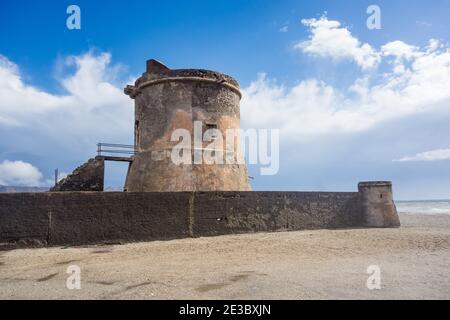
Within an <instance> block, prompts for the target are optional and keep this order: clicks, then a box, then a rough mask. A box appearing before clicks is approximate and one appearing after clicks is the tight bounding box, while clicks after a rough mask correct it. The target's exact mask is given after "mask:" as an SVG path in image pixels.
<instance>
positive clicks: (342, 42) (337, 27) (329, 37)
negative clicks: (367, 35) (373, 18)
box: [295, 16, 380, 70]
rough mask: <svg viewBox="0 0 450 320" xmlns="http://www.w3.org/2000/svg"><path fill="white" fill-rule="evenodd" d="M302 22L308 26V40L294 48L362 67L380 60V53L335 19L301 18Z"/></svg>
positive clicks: (367, 66) (376, 63)
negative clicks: (351, 61) (343, 60)
mask: <svg viewBox="0 0 450 320" xmlns="http://www.w3.org/2000/svg"><path fill="white" fill-rule="evenodd" d="M302 23H303V24H304V25H305V26H307V27H308V28H309V31H310V32H311V35H310V37H309V40H307V41H301V42H298V43H297V44H296V45H295V48H297V49H301V50H303V51H304V52H305V53H307V54H311V55H317V56H320V57H331V58H333V59H336V60H338V59H350V60H353V61H355V62H356V63H357V64H358V66H360V67H361V68H362V69H364V70H367V69H371V68H373V67H375V66H377V65H378V63H379V62H380V54H379V53H378V52H377V51H376V50H374V49H373V48H372V46H370V45H369V44H367V43H361V41H359V40H358V39H357V38H356V37H354V36H353V35H352V34H351V33H350V31H349V30H348V29H347V28H345V27H342V26H341V23H340V22H339V21H336V20H328V18H327V17H326V16H322V17H321V18H320V19H303V20H302Z"/></svg>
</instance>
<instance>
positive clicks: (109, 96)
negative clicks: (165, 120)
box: [0, 51, 134, 180]
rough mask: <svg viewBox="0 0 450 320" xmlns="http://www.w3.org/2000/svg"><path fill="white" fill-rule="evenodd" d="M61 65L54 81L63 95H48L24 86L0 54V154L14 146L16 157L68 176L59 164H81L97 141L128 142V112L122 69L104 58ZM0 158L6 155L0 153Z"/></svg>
mask: <svg viewBox="0 0 450 320" xmlns="http://www.w3.org/2000/svg"><path fill="white" fill-rule="evenodd" d="M62 65H63V68H62V71H61V72H60V74H63V76H61V77H60V78H58V79H57V81H58V84H59V85H60V86H61V87H62V89H64V91H65V92H64V93H63V94H54V93H51V92H48V91H46V90H42V89H40V88H37V87H35V86H32V85H30V84H27V83H26V82H25V81H24V80H23V78H24V77H23V76H22V74H21V72H20V68H19V66H17V65H16V64H14V63H13V62H12V61H10V60H9V59H8V58H6V57H4V56H1V55H0V130H3V132H4V133H6V134H7V135H8V136H5V135H3V136H1V137H0V146H1V147H2V148H0V149H3V150H8V153H11V152H15V151H17V150H18V149H17V145H16V144H17V142H16V141H20V143H21V148H22V149H20V152H21V153H22V154H23V153H25V154H30V155H32V156H33V158H35V159H38V158H39V157H40V158H41V159H42V158H44V157H45V158H49V159H52V161H53V162H52V164H51V165H52V166H54V167H60V168H61V169H62V170H65V171H69V172H70V171H71V170H73V167H66V166H65V165H63V163H66V164H67V163H68V162H69V161H70V160H71V161H77V162H78V161H79V162H80V163H82V162H83V161H85V160H87V159H86V158H87V157H90V156H93V155H94V152H95V148H96V143H97V142H100V141H103V142H117V143H130V142H131V141H132V137H133V117H134V110H133V101H132V100H131V99H130V98H129V97H127V96H126V95H125V94H124V93H123V87H124V85H125V84H126V82H127V81H126V80H122V81H121V80H120V78H121V77H120V75H121V74H122V66H121V65H117V64H115V65H112V63H111V55H110V54H109V53H98V54H95V53H94V52H92V51H91V52H87V53H85V54H82V55H79V56H69V57H66V58H64V59H63V60H62ZM73 69H74V71H72V72H68V70H73ZM128 79H129V78H127V80H128ZM22 154H21V155H20V157H21V158H22V159H23V157H22ZM67 157H70V158H67ZM76 157H78V158H76ZM2 158H3V159H7V158H8V154H2V152H0V161H1V160H3V159H2ZM47 169H48V168H47ZM46 178H47V179H51V178H52V177H46ZM51 180H52V179H51Z"/></svg>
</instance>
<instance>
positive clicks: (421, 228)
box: [0, 214, 450, 299]
mask: <svg viewBox="0 0 450 320" xmlns="http://www.w3.org/2000/svg"><path fill="white" fill-rule="evenodd" d="M400 219H401V223H402V227H401V228H398V229H353V230H317V231H298V232H279V233H258V234H243V235H231V236H219V237H210V238H198V239H183V240H173V241H156V242H149V243H133V244H126V245H108V246H90V247H82V248H49V249H24V250H13V251H3V252H0V298H2V299H21V298H25V299H450V272H449V270H450V215H417V214H401V215H400ZM71 265H76V266H79V268H80V270H81V289H80V290H69V289H67V287H66V281H67V278H68V277H69V274H67V273H66V271H67V268H68V267H69V266H71ZM370 265H377V266H379V268H380V270H381V289H380V290H369V289H368V288H367V286H366V281H367V278H368V277H369V274H367V273H366V271H367V267H368V266H370Z"/></svg>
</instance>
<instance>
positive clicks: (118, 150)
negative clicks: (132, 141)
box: [97, 142, 136, 156]
mask: <svg viewBox="0 0 450 320" xmlns="http://www.w3.org/2000/svg"><path fill="white" fill-rule="evenodd" d="M135 153H136V151H135V148H134V146H133V145H129V144H117V143H103V142H100V143H97V155H98V156H108V155H111V154H115V155H116V154H123V155H129V156H132V155H134V154H135Z"/></svg>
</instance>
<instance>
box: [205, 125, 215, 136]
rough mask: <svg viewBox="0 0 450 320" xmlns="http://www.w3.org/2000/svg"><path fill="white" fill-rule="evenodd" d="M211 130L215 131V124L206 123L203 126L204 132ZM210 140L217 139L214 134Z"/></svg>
mask: <svg viewBox="0 0 450 320" xmlns="http://www.w3.org/2000/svg"><path fill="white" fill-rule="evenodd" d="M212 129H216V130H217V124H216V123H212V122H209V123H208V122H207V123H206V124H205V132H206V131H208V130H212ZM211 138H212V139H216V138H217V137H216V135H215V134H213V135H212V136H211Z"/></svg>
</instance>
